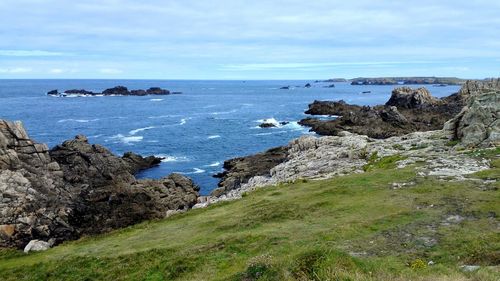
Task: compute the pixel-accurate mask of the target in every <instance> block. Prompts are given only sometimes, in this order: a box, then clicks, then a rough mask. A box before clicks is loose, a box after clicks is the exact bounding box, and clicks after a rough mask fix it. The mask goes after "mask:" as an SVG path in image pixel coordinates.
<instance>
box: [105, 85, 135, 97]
mask: <svg viewBox="0 0 500 281" xmlns="http://www.w3.org/2000/svg"><path fill="white" fill-rule="evenodd" d="M102 94H103V95H105V96H128V95H130V92H129V91H128V89H127V87H124V86H116V87H113V88H109V89H106V90H104V91H103V92H102Z"/></svg>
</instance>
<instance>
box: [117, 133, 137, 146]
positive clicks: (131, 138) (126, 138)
mask: <svg viewBox="0 0 500 281" xmlns="http://www.w3.org/2000/svg"><path fill="white" fill-rule="evenodd" d="M109 139H110V140H118V141H121V142H123V143H125V144H130V143H132V142H141V141H142V139H143V137H142V136H124V135H122V134H118V135H114V136H112V137H110V138H109Z"/></svg>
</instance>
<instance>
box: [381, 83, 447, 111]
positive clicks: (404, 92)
mask: <svg viewBox="0 0 500 281" xmlns="http://www.w3.org/2000/svg"><path fill="white" fill-rule="evenodd" d="M439 102H440V101H439V100H438V99H436V98H434V97H433V96H431V93H430V92H429V91H428V90H427V89H426V88H418V89H412V88H410V87H401V88H396V89H394V90H393V91H392V95H391V98H390V99H389V101H387V103H386V104H385V105H389V106H396V107H398V108H408V109H410V108H421V107H428V106H435V105H438V104H439Z"/></svg>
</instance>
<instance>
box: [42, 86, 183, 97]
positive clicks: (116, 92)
mask: <svg viewBox="0 0 500 281" xmlns="http://www.w3.org/2000/svg"><path fill="white" fill-rule="evenodd" d="M171 94H180V92H170V91H169V90H166V89H162V88H159V87H151V88H149V89H147V90H129V89H128V88H127V87H125V86H116V87H113V88H109V89H106V90H104V91H102V92H92V91H87V90H84V89H71V90H65V91H64V92H62V93H61V92H59V90H52V91H49V92H47V95H49V96H53V97H67V96H77V97H86V96H148V95H152V96H160V95H171Z"/></svg>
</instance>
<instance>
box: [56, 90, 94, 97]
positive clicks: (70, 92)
mask: <svg viewBox="0 0 500 281" xmlns="http://www.w3.org/2000/svg"><path fill="white" fill-rule="evenodd" d="M64 94H68V95H82V96H94V95H97V93H94V92H91V91H87V90H83V89H80V90H79V89H72V90H66V91H64Z"/></svg>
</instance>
